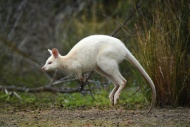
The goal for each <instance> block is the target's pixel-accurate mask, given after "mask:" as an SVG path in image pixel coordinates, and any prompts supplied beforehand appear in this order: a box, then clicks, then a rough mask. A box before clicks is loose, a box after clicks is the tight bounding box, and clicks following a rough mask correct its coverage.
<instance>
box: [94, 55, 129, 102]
mask: <svg viewBox="0 0 190 127" xmlns="http://www.w3.org/2000/svg"><path fill="white" fill-rule="evenodd" d="M97 64H98V66H99V68H100V69H101V70H102V71H103V72H104V73H105V74H107V75H108V76H109V77H107V78H109V79H110V80H111V81H112V82H113V83H114V85H115V87H114V89H113V90H112V92H111V93H110V96H109V97H110V98H111V99H112V103H113V100H114V105H115V104H117V101H118V99H119V96H120V94H121V91H122V90H123V88H124V87H125V85H126V82H127V81H126V80H125V79H124V78H123V76H122V75H121V73H120V72H119V69H118V63H117V62H116V61H115V60H114V59H110V58H107V57H101V58H99V60H98V61H97ZM110 77H111V78H110ZM118 85H119V87H118Z"/></svg>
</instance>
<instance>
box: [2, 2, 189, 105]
mask: <svg viewBox="0 0 190 127" xmlns="http://www.w3.org/2000/svg"><path fill="white" fill-rule="evenodd" d="M189 32H190V2H189V1H188V0H181V1H178V0H157V1H152V0H146V1H143V0H45V1H44V0H43V1H42V0H0V89H1V91H2V92H1V93H0V94H1V95H4V94H6V93H8V92H6V91H9V90H10V91H20V92H28V91H29V89H33V88H38V89H33V92H34V91H35V90H36V92H37V91H38V92H39V91H40V92H43V90H44V89H42V88H47V87H43V86H48V85H50V86H49V89H50V92H51V90H52V89H51V88H56V90H58V91H57V92H59V89H63V88H66V89H67V90H68V89H70V88H71V89H72V88H75V87H78V86H79V85H80V82H78V81H77V80H76V79H75V77H74V76H73V75H68V74H66V73H64V72H55V73H54V72H51V73H44V72H42V71H41V67H42V66H43V65H44V63H45V61H46V59H47V58H48V57H49V53H48V51H47V49H52V48H54V47H55V48H58V49H59V51H60V53H61V54H62V55H65V54H67V53H68V52H69V50H70V49H71V48H72V47H73V46H74V45H75V44H76V43H77V42H78V41H79V40H80V39H82V38H84V37H86V36H89V35H92V34H106V35H112V36H114V37H117V38H119V39H120V40H122V41H123V42H124V43H125V45H126V46H127V47H128V49H129V50H130V51H131V52H132V53H133V54H134V56H135V57H136V58H137V59H138V60H139V61H140V63H141V64H142V65H143V67H144V68H145V70H147V72H148V73H149V75H150V76H151V78H152V79H153V81H154V83H155V86H156V89H157V104H159V105H172V106H189V105H190V92H189V91H190V66H189V65H190V38H189V36H190V33H189ZM120 70H121V72H122V74H123V75H124V77H126V79H127V80H128V81H129V82H128V84H129V85H128V87H130V88H131V87H132V88H133V87H138V86H140V88H141V91H142V93H143V94H144V96H145V97H146V98H147V99H148V100H149V98H150V97H151V94H150V88H149V86H148V85H147V84H146V82H144V80H143V78H142V76H141V75H140V74H139V73H138V71H137V70H136V69H135V68H134V67H133V66H132V65H131V64H130V63H128V62H123V63H122V64H121V66H120ZM56 81H57V83H58V82H59V81H60V83H58V85H57V84H56ZM89 82H90V83H91V84H94V85H96V86H97V87H95V86H94V87H92V88H91V89H98V90H99V91H101V90H102V89H103V87H101V88H102V89H99V86H105V85H110V82H109V81H107V80H106V79H105V78H103V77H101V76H99V75H96V74H93V75H92V77H91V78H90V79H89ZM39 88H41V89H39ZM46 90H47V89H46ZM67 90H66V91H63V92H67ZM54 92H55V91H54ZM77 92H79V91H77ZM108 92H109V91H108ZM16 95H17V94H16Z"/></svg>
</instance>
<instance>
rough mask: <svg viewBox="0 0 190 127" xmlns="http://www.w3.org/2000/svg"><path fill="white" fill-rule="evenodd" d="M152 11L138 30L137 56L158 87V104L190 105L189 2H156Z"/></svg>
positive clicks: (145, 89)
mask: <svg viewBox="0 0 190 127" xmlns="http://www.w3.org/2000/svg"><path fill="white" fill-rule="evenodd" d="M150 9H151V12H149V14H150V18H149V19H146V17H143V16H142V17H141V19H142V20H141V23H139V24H136V26H135V32H136V33H137V35H136V38H135V39H134V41H135V42H137V43H136V44H135V46H136V47H135V48H136V49H137V50H136V51H135V52H136V53H135V55H136V56H137V57H138V58H139V60H140V61H141V63H142V64H143V66H144V67H145V70H147V72H148V73H149V74H150V75H151V77H152V79H153V81H154V83H155V85H156V89H157V103H160V104H161V105H172V106H183V105H189V104H190V94H189V91H190V85H189V83H190V68H189V63H190V51H189V47H190V34H189V15H188V14H189V12H190V11H189V5H188V4H187V1H179V2H177V4H175V3H172V2H171V1H170V0H165V1H157V2H155V3H154V6H152V7H150ZM143 88H144V91H147V89H148V88H147V86H144V85H143ZM148 96H150V95H149V94H148Z"/></svg>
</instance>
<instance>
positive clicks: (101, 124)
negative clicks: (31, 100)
mask: <svg viewBox="0 0 190 127" xmlns="http://www.w3.org/2000/svg"><path fill="white" fill-rule="evenodd" d="M146 111H147V110H124V109H110V110H109V109H105V110H100V109H88V110H66V109H60V108H46V109H40V108H37V109H34V110H32V109H26V108H25V109H23V108H18V107H17V108H15V107H1V109H0V127H96V126H97V127H123V126H129V127H190V109H189V108H177V109H154V110H153V111H152V112H151V113H150V114H146Z"/></svg>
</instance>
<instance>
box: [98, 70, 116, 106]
mask: <svg viewBox="0 0 190 127" xmlns="http://www.w3.org/2000/svg"><path fill="white" fill-rule="evenodd" d="M95 71H96V72H97V73H99V74H100V75H102V76H104V77H106V78H107V79H109V80H110V81H111V82H112V83H113V84H114V88H113V90H112V91H111V93H110V95H109V99H110V102H111V103H112V105H113V106H114V95H115V93H116V91H117V90H118V88H119V84H118V83H117V82H116V81H115V80H114V78H113V77H112V76H110V75H108V74H107V73H105V72H104V71H103V70H102V69H101V68H99V67H97V68H96V70H95Z"/></svg>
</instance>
